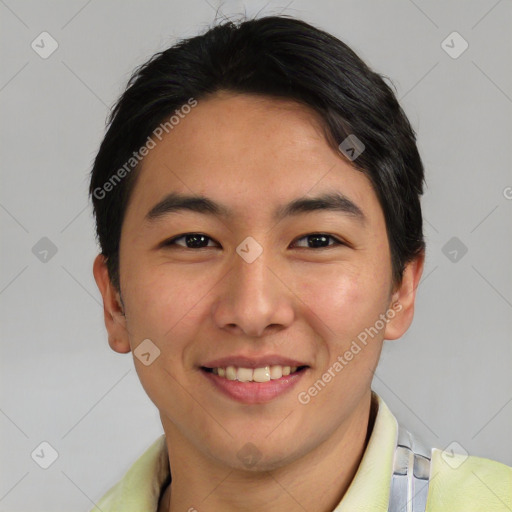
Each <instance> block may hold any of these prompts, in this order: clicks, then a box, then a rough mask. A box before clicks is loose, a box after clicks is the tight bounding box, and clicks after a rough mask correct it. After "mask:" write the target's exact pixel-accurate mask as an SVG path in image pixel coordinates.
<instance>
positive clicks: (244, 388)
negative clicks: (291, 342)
mask: <svg viewBox="0 0 512 512" xmlns="http://www.w3.org/2000/svg"><path fill="white" fill-rule="evenodd" d="M307 370H308V369H307V368H305V369H303V370H301V371H299V372H295V373H292V374H290V375H287V376H285V377H281V378H280V379H275V380H269V381H267V382H240V381H238V380H229V379H226V378H224V377H219V376H218V375H215V374H214V373H211V372H207V371H205V370H202V369H201V373H202V374H203V375H204V376H205V377H206V378H207V379H209V380H210V382H212V383H213V385H214V386H215V387H216V388H217V389H219V390H220V391H222V392H223V393H224V394H225V395H227V396H228V397H230V398H232V399H234V400H237V401H238V402H242V403H244V404H263V403H266V402H270V401H271V400H273V399H274V398H277V397H278V396H281V395H283V394H284V393H286V392H287V391H290V390H291V389H292V388H293V387H294V386H295V385H296V384H297V383H298V382H299V380H300V379H302V377H303V375H304V373H305V372H306V371H307Z"/></svg>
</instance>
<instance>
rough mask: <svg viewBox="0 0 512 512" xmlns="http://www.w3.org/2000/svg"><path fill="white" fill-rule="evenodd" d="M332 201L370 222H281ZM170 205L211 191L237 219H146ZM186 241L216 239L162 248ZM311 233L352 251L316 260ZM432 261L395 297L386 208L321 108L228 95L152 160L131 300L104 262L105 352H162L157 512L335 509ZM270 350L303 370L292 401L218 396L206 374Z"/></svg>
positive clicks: (130, 274) (133, 222) (129, 242)
mask: <svg viewBox="0 0 512 512" xmlns="http://www.w3.org/2000/svg"><path fill="white" fill-rule="evenodd" d="M333 191H338V192H341V193H343V194H344V195H346V196H347V197H349V198H350V199H351V200H352V201H353V202H355V203H356V204H357V205H358V206H359V207H360V208H361V210H362V211H363V212H364V215H365V216H366V223H364V224H363V223H360V222H358V221H357V220H356V219H355V218H354V217H351V216H349V215H343V214H341V213H339V212H333V211H318V212H307V213H303V214H300V215H296V216H293V217H289V218H285V219H283V220H281V221H279V222H277V223H276V222H275V221H274V220H273V219H272V213H273V211H274V209H275V208H276V207H278V206H280V205H282V204H285V203H288V202H289V201H291V200H293V199H295V198H297V197H301V196H305V195H307V196H313V195H316V194H319V193H321V192H333ZM170 192H181V193H188V194H203V195H205V196H208V197H209V198H212V199H214V200H215V201H218V202H220V203H222V204H225V205H226V206H228V207H229V208H231V209H232V210H233V212H234V216H233V217H232V218H229V219H221V218H216V217H213V216H209V215H204V214H200V213H195V212H187V211H183V212H180V213H174V214H169V215H166V216H163V217H162V218H160V219H158V220H157V221H155V222H152V223H148V222H147V221H145V216H146V214H147V213H148V211H149V210H150V209H151V208H152V207H153V206H154V205H155V204H156V203H158V202H159V201H160V200H161V199H162V198H163V197H164V196H166V195H167V194H168V193H170ZM190 232H192V233H200V234H204V235H206V236H208V237H209V238H208V239H207V242H206V243H207V244H208V247H207V248H202V249H194V248H187V247H186V240H185V239H183V238H182V239H180V240H178V241H177V243H178V244H179V245H174V246H167V247H161V246H159V244H161V242H163V241H165V240H168V239H170V238H172V237H175V236H178V235H180V234H183V233H190ZM311 233H325V234H329V235H331V236H333V237H335V239H339V240H341V241H344V242H345V243H346V245H336V244H335V240H333V239H329V242H328V243H329V247H327V248H325V247H320V248H314V247H313V248H308V238H307V237H306V235H308V234H311ZM247 236H251V237H253V238H254V239H255V240H256V241H257V242H258V243H259V244H260V245H261V246H262V247H263V253H262V254H261V255H260V256H259V257H258V258H257V259H256V260H255V261H254V262H253V263H250V264H249V263H247V262H246V261H244V260H243V259H242V258H241V257H240V256H239V255H238V254H237V253H236V252H235V249H236V247H237V246H238V245H239V244H240V243H241V242H242V241H243V240H244V239H245V238H246V237H247ZM304 237H306V238H304ZM208 240H209V241H208ZM423 262H424V256H423V255H421V256H419V257H418V258H417V259H415V260H414V261H412V262H411V263H410V264H408V265H407V267H406V269H405V272H404V276H403V279H402V282H401V283H400V284H399V285H397V286H393V283H392V280H391V275H392V274H391V258H390V251H389V245H388V239H387V234H386V227H385V221H384V216H383V212H382V209H381V207H380V205H379V203H378V200H377V196H376V195H375V193H374V191H373V189H372V187H371V184H370V182H369V180H368V179H367V178H366V177H365V176H364V174H363V173H362V172H360V171H358V170H356V169H355V168H354V167H352V165H351V164H350V162H349V161H347V160H345V159H344V158H343V156H342V155H341V154H340V153H339V152H337V151H335V150H333V149H332V148H331V147H330V146H329V145H328V144H327V142H326V140H325V137H324V135H323V131H322V129H321V127H320V123H319V119H318V117H317V115H316V114H315V113H314V112H313V111H311V110H310V109H308V108H307V107H305V106H301V105H298V104H296V103H294V102H292V101H288V100H281V99H279V100H278V99H272V98H268V97H259V96H253V95H241V94H240V95H237V94H232V93H227V92H222V93H216V94H215V95H213V96H211V97H209V98H208V99H201V100H200V101H199V103H198V105H197V106H196V107H195V108H194V109H192V111H191V112H190V113H189V114H188V115H187V116H186V117H185V118H184V119H183V120H181V121H180V123H179V124H178V125H177V126H175V127H174V129H173V130H172V131H171V132H170V133H169V134H168V135H166V136H165V137H164V138H163V140H162V141H161V142H159V143H158V144H157V146H156V147H155V148H154V149H153V150H151V151H150V153H149V154H148V155H147V156H146V157H145V159H144V161H143V163H142V168H141V170H140V175H139V176H138V180H137V183H136V185H135V188H134V191H133V195H132V197H131V199H130V201H129V205H128V208H127V212H126V215H125V219H124V222H123V227H122V234H121V243H120V282H121V294H119V293H118V291H117V290H115V288H114V287H113V286H112V283H111V282H110V280H109V276H108V271H107V268H106V265H105V260H104V257H103V256H102V255H99V256H98V257H97V258H96V260H95V262H94V276H95V279H96V282H97V285H98V287H99V289H100V291H101V294H102V296H103V301H104V310H105V323H106V327H107V331H108V339H109V344H110V346H111V348H112V349H113V350H114V351H116V352H119V353H127V352H130V351H133V350H135V348H136V347H137V346H138V345H139V343H141V342H142V340H144V339H147V338H149V339H151V340H152V342H153V343H154V344H155V345H156V346H158V348H159V349H160V351H161V353H160V356H159V357H158V358H157V359H155V361H154V362H153V363H152V364H151V365H149V366H145V365H143V364H142V363H141V362H140V361H139V360H138V358H136V357H134V364H135V367H136V370H137V372H138V375H139V378H140V380H141V383H142V385H143V387H144V389H145V391H146V392H147V394H148V396H149V397H150V399H151V400H152V401H153V403H154V404H155V405H156V407H157V408H158V409H159V411H160V417H161V421H162V425H163V429H164V432H165V435H166V442H167V447H168V452H169V454H170V466H171V470H172V478H173V482H172V486H171V487H168V488H167V489H166V490H165V493H164V494H163V496H162V499H161V502H160V507H159V511H167V510H171V511H173V512H174V511H177V510H189V509H190V508H191V507H195V508H196V509H197V510H199V511H201V512H207V511H218V510H225V511H235V510H236V511H256V510H263V509H264V507H265V508H267V507H270V508H271V509H272V510H288V511H295V510H301V511H302V510H304V509H306V510H308V511H311V512H315V511H318V512H321V511H330V510H332V509H333V508H335V506H336V505H337V503H338V502H339V501H340V500H341V498H342V497H343V495H344V493H345V491H346V490H347V488H348V486H349V484H350V482H351V480H352V479H353V477H354V475H355V472H356V470H357V467H358V465H359V463H360V461H361V458H362V455H363V453H364V449H365V447H366V434H367V430H368V424H369V415H370V398H371V387H370V386H371V381H372V376H373V373H372V372H373V370H374V369H375V367H376V366H377V363H378V359H379V356H380V352H381V349H382V342H383V340H384V339H396V338H399V337H400V336H402V335H403V334H404V333H405V332H406V330H407V329H408V327H409V326H410V324H411V322H412V318H413V314H414V300H415V291H416V288H417V286H418V283H419V280H420V277H421V274H422V271H423ZM396 303H398V304H400V305H401V309H400V311H399V312H397V313H396V315H395V316H394V318H393V319H392V320H390V321H389V322H388V323H387V324H386V326H385V328H384V329H382V330H381V331H379V334H378V335H377V336H375V337H374V338H373V339H372V340H371V341H370V342H369V343H368V344H367V345H366V346H365V347H364V349H363V350H361V351H360V352H359V353H358V354H357V355H356V356H354V358H353V359H352V360H351V361H350V362H349V363H348V364H347V365H346V366H345V367H344V368H343V370H342V371H341V372H339V373H337V374H336V377H335V378H333V379H332V381H331V382H330V383H328V384H327V385H326V386H325V388H324V389H322V391H321V392H320V393H318V395H317V396H315V397H314V398H312V399H311V401H310V402H309V403H308V404H306V405H303V404H301V403H300V402H299V401H298V398H297V395H298V393H299V392H301V391H304V390H307V389H308V388H309V387H310V386H312V385H313V383H314V382H315V381H317V380H318V379H319V378H321V376H322V374H324V372H326V371H327V369H328V368H329V367H331V366H332V365H333V363H334V362H335V361H336V359H337V357H338V356H340V355H343V354H344V353H345V351H346V350H347V349H348V348H349V347H350V344H351V343H352V341H353V340H355V339H356V338H357V335H358V334H359V333H361V332H362V331H364V329H365V328H368V327H370V326H373V325H374V324H375V322H376V320H377V319H378V318H379V315H380V314H383V313H386V311H387V310H389V309H390V308H392V305H393V304H396ZM123 309H124V314H123ZM268 353H273V354H280V355H283V356H287V357H291V358H294V359H298V360H300V361H303V362H305V364H307V365H309V369H308V370H307V371H306V373H305V374H304V375H303V376H302V379H301V381H300V382H299V383H298V387H295V388H293V389H292V390H291V391H290V392H286V393H285V394H283V395H281V396H279V397H277V398H275V399H274V400H272V401H270V402H267V403H263V404H254V405H247V404H241V403H239V402H236V401H234V400H232V399H231V398H229V397H226V396H224V395H222V394H221V393H220V392H219V391H217V390H216V389H215V388H214V387H213V386H212V385H211V383H210V382H209V381H208V379H206V378H205V377H204V375H203V374H202V372H201V371H200V369H199V368H198V365H199V364H200V363H201V362H205V361H206V360H208V359H210V360H211V359H213V358H217V357H225V356H228V355H231V354H245V355H249V356H254V355H260V354H268ZM249 442H250V443H252V444H253V445H255V446H256V448H257V450H258V454H259V457H260V459H259V461H258V463H257V464H255V465H254V466H252V467H250V468H249V467H247V466H246V465H245V464H244V463H243V461H242V460H241V459H240V458H239V457H237V453H238V452H239V450H240V449H241V448H242V447H243V446H244V445H246V443H249ZM319 482H321V485H319Z"/></svg>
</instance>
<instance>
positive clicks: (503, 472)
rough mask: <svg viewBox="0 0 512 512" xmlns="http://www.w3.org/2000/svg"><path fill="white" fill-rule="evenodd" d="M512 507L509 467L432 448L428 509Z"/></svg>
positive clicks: (469, 511)
mask: <svg viewBox="0 0 512 512" xmlns="http://www.w3.org/2000/svg"><path fill="white" fill-rule="evenodd" d="M441 510H450V512H459V511H460V512H473V511H474V512H477V511H482V510H485V511H489V512H491V511H492V512H498V511H499V512H501V511H503V512H505V511H510V510H512V467H509V466H506V465H505V464H501V463H500V462H497V461H494V460H490V459H485V458H482V457H473V456H467V455H460V454H455V453H453V452H452V453H448V452H446V451H442V450H439V449H437V448H434V449H433V450H432V461H431V470H430V484H429V493H428V500H427V512H438V511H441Z"/></svg>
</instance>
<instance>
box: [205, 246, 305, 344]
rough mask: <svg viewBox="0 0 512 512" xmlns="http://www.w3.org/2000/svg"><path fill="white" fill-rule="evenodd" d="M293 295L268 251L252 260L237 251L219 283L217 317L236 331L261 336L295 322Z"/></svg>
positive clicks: (226, 326)
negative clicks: (241, 255) (247, 259)
mask: <svg viewBox="0 0 512 512" xmlns="http://www.w3.org/2000/svg"><path fill="white" fill-rule="evenodd" d="M293 296H294V295H293V292H292V291H291V290H290V288H289V287H288V286H287V285H286V278H285V276H284V275H283V272H282V271H281V272H280V271H279V268H278V266H277V265H276V264H275V262H274V263H272V261H270V255H269V251H265V250H264V251H263V253H262V254H261V255H260V256H258V258H256V259H255V260H254V261H252V262H251V263H248V262H247V261H245V260H244V259H243V258H242V257H240V256H239V255H238V254H237V253H235V254H234V257H233V266H232V268H231V270H230V271H229V272H228V274H227V275H226V277H225V278H224V279H223V280H222V281H221V283H219V288H218V296H217V298H216V300H215V302H214V307H213V316H214V320H215V323H216V325H218V326H219V328H222V329H224V330H229V331H231V332H232V333H233V334H237V335H240V334H244V335H246V336H250V337H260V336H262V335H263V334H265V333H267V332H270V331H279V330H282V329H285V328H286V327H288V326H289V325H290V324H291V323H292V322H293V319H294V315H295V312H294V308H293Z"/></svg>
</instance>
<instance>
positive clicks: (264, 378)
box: [201, 365, 309, 382]
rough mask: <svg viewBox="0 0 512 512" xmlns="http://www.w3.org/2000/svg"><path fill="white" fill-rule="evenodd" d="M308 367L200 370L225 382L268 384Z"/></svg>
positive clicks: (274, 366)
mask: <svg viewBox="0 0 512 512" xmlns="http://www.w3.org/2000/svg"><path fill="white" fill-rule="evenodd" d="M306 368H309V367H308V366H282V365H272V366H262V367H259V368H244V367H241V366H226V367H215V368H208V367H206V366H202V367H201V370H203V371H205V372H207V373H212V374H213V375H217V376H218V377H220V378H222V379H226V380H231V381H233V380H236V381H239V382H269V381H271V380H278V379H281V378H282V377H287V376H289V375H294V374H297V373H300V372H302V371H304V370H305V369H306Z"/></svg>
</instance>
